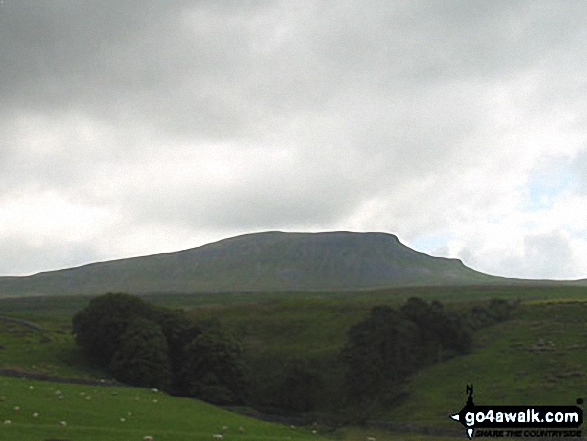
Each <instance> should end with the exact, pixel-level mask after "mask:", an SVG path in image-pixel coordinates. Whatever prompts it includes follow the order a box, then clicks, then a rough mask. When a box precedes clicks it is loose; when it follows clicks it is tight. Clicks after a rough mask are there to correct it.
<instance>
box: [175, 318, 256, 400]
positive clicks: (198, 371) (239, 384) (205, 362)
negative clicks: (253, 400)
mask: <svg viewBox="0 0 587 441" xmlns="http://www.w3.org/2000/svg"><path fill="white" fill-rule="evenodd" d="M191 333H192V335H191V336H190V337H191V338H189V339H188V340H187V341H186V343H185V344H184V347H183V350H182V363H181V368H180V371H179V372H178V377H177V387H178V392H179V393H181V394H185V395H190V396H196V397H199V398H201V399H203V400H206V401H209V402H212V403H215V404H234V403H243V402H244V401H245V399H246V397H247V395H248V391H247V386H246V385H247V381H246V377H245V366H244V364H243V362H242V349H241V347H240V345H239V344H238V342H237V341H236V340H235V339H234V338H232V337H230V336H229V335H227V334H226V333H224V332H222V331H221V330H220V329H218V328H215V329H214V328H209V329H203V330H198V329H197V328H192V329H191ZM194 333H195V334H196V335H193V334H194ZM189 334H190V332H188V333H187V335H189Z"/></svg>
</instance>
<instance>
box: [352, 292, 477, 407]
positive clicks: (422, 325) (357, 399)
mask: <svg viewBox="0 0 587 441" xmlns="http://www.w3.org/2000/svg"><path fill="white" fill-rule="evenodd" d="M470 349H471V334H470V332H469V330H468V328H467V327H466V326H465V324H464V322H463V321H462V320H461V319H460V318H459V317H458V316H457V315H455V314H452V313H449V312H447V311H445V309H444V307H443V305H442V304H441V303H440V302H437V301H435V302H432V303H430V304H428V303H426V302H425V301H424V300H422V299H419V298H415V297H413V298H410V299H408V300H407V301H406V302H405V304H404V305H403V306H402V307H401V308H400V310H399V311H397V310H395V309H392V308H391V307H389V306H376V307H374V308H373V309H372V310H371V313H370V314H369V316H368V317H367V318H366V319H365V320H363V321H362V322H360V323H358V324H357V325H355V326H353V327H352V328H351V329H350V330H349V333H348V342H347V344H346V346H345V347H344V349H343V350H342V359H343V361H344V363H345V364H346V366H347V377H346V390H347V392H348V396H349V399H350V401H351V402H352V403H353V405H354V406H355V408H356V412H357V415H358V416H359V417H360V418H362V419H365V418H368V417H369V416H370V413H371V412H372V411H374V410H376V409H377V408H378V407H380V405H390V404H392V403H394V402H395V401H397V400H398V399H399V398H400V397H401V396H402V394H403V391H404V389H405V380H406V379H407V378H408V377H409V376H410V375H411V374H412V373H414V372H415V371H416V370H418V369H420V368H422V367H424V366H426V365H429V364H432V363H435V362H439V361H442V360H444V359H447V358H449V357H452V356H454V355H456V354H464V353H467V352H469V351H470Z"/></svg>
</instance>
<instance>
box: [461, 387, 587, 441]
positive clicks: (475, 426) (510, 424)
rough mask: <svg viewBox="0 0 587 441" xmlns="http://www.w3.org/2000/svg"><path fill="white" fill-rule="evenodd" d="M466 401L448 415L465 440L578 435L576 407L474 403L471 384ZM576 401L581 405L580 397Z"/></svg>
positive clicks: (579, 416)
mask: <svg viewBox="0 0 587 441" xmlns="http://www.w3.org/2000/svg"><path fill="white" fill-rule="evenodd" d="M467 395H468V397H467V403H466V404H465V406H464V407H463V408H462V409H461V411H460V412H459V413H455V414H454V415H451V416H450V417H451V418H452V419H453V420H455V421H458V422H460V423H461V424H462V425H463V426H464V427H465V429H466V431H467V436H468V437H469V439H471V438H473V434H475V437H476V438H480V437H493V438H502V437H528V438H533V437H557V438H560V437H581V431H580V430H577V429H578V427H579V426H580V425H581V424H582V423H583V410H582V409H581V408H580V407H578V406H476V405H475V403H473V385H467ZM577 404H583V400H582V399H578V400H577Z"/></svg>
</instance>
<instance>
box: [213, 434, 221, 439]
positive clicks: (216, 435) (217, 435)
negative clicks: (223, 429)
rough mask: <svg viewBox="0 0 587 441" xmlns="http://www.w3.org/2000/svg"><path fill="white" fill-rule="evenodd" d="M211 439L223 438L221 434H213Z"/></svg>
mask: <svg viewBox="0 0 587 441" xmlns="http://www.w3.org/2000/svg"><path fill="white" fill-rule="evenodd" d="M212 438H214V439H222V438H224V437H223V436H222V434H221V433H217V434H215V435H212Z"/></svg>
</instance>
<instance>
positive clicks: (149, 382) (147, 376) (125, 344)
mask: <svg viewBox="0 0 587 441" xmlns="http://www.w3.org/2000/svg"><path fill="white" fill-rule="evenodd" d="M167 354H168V347H167V340H166V339H165V335H164V334H163V331H162V330H161V326H159V325H158V324H157V323H155V322H153V321H151V320H147V319H145V318H141V317H137V318H134V319H133V320H132V321H131V322H130V323H129V325H128V327H127V329H126V331H125V333H124V334H122V336H121V337H120V345H119V347H118V350H117V351H116V352H115V353H114V356H113V357H112V361H111V362H110V372H111V373H112V375H114V377H116V378H117V379H118V380H120V381H123V382H125V383H127V384H130V385H133V386H140V387H157V388H161V389H164V388H166V387H167V386H169V384H170V382H171V365H170V363H169V357H168V355H167Z"/></svg>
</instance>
